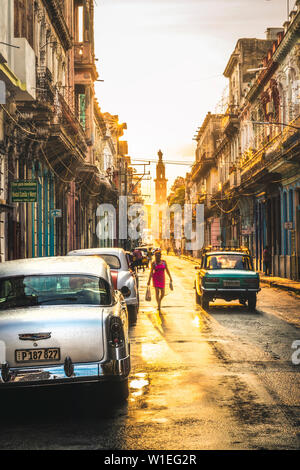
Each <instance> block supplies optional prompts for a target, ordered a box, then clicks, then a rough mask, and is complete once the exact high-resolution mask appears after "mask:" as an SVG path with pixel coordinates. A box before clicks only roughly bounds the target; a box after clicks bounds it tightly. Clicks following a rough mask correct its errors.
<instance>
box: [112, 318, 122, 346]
mask: <svg viewBox="0 0 300 470" xmlns="http://www.w3.org/2000/svg"><path fill="white" fill-rule="evenodd" d="M123 343H124V331H123V326H122V321H121V319H120V318H118V317H116V318H112V320H111V322H110V344H111V345H112V346H115V347H116V348H117V347H118V346H121V345H122V344H123Z"/></svg>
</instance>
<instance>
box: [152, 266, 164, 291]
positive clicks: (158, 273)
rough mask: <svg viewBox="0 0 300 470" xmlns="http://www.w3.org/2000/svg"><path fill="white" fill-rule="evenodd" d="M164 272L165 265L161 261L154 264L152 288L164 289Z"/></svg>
mask: <svg viewBox="0 0 300 470" xmlns="http://www.w3.org/2000/svg"><path fill="white" fill-rule="evenodd" d="M165 270H166V263H165V262H164V261H161V262H160V263H159V264H156V263H154V271H153V276H152V278H153V287H159V288H160V289H164V288H165Z"/></svg>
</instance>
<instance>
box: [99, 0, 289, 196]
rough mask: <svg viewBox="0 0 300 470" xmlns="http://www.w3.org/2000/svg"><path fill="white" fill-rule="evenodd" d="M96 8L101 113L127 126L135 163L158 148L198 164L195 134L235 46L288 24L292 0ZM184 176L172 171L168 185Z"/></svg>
mask: <svg viewBox="0 0 300 470" xmlns="http://www.w3.org/2000/svg"><path fill="white" fill-rule="evenodd" d="M293 3H294V2H293V0H290V7H292V6H293ZM96 4H97V5H96V8H95V41H96V57H97V58H98V59H99V61H98V71H99V74H100V77H99V78H100V79H103V80H104V82H99V83H97V84H96V93H97V97H98V100H99V103H100V106H101V109H102V111H104V112H106V111H108V112H110V113H112V114H118V115H119V120H120V122H127V124H128V130H127V131H126V134H125V137H124V138H126V139H127V140H128V144H129V154H130V155H131V157H132V158H144V157H146V158H156V156H157V152H158V150H159V149H161V150H162V152H163V153H164V157H163V158H165V159H169V160H180V161H181V160H184V159H185V160H189V161H190V160H193V158H194V149H195V143H194V141H193V140H192V139H193V136H194V134H195V131H196V129H197V127H198V126H200V125H201V123H202V121H203V119H204V117H205V115H206V113H207V112H208V111H211V112H214V111H215V109H216V105H217V104H218V102H219V101H220V99H221V96H222V92H223V90H224V88H225V87H226V84H227V80H226V79H225V78H224V77H223V71H224V69H225V66H226V64H227V62H228V60H229V57H230V54H231V53H232V51H233V49H234V47H235V44H236V42H237V40H238V39H239V38H241V37H257V38H264V37H265V30H266V28H267V27H278V26H279V27H280V26H282V24H283V22H284V21H285V20H286V18H287V0H96ZM137 168H138V167H137ZM154 168H155V165H152V173H153V170H154ZM187 170H188V167H184V166H170V165H168V166H167V177H168V178H169V180H170V183H171V182H172V181H173V180H174V178H175V177H176V176H177V175H182V176H184V175H185V173H186V171H187ZM149 190H150V187H149V184H146V185H144V191H145V192H148V193H149Z"/></svg>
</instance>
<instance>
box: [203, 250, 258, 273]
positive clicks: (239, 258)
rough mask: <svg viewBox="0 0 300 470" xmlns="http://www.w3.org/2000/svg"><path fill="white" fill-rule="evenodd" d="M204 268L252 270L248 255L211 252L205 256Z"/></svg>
mask: <svg viewBox="0 0 300 470" xmlns="http://www.w3.org/2000/svg"><path fill="white" fill-rule="evenodd" d="M204 268H206V269H209V270H212V269H237V270H241V271H253V266H252V261H251V258H250V256H245V255H242V254H226V253H222V254H212V255H209V256H207V257H206V259H205V266H204Z"/></svg>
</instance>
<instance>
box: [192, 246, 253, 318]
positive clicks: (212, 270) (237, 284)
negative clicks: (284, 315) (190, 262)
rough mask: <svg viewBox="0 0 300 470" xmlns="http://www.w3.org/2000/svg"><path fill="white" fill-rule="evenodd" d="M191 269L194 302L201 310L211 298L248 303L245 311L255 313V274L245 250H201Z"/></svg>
mask: <svg viewBox="0 0 300 470" xmlns="http://www.w3.org/2000/svg"><path fill="white" fill-rule="evenodd" d="M195 269H196V279H195V293H196V303H197V304H199V305H201V306H202V307H203V308H204V309H205V310H207V309H208V308H209V302H212V301H214V300H215V299H223V300H226V301H228V302H230V301H232V300H239V301H240V303H241V304H243V305H246V304H248V308H249V310H255V308H256V299H257V293H258V292H259V291H260V287H259V274H258V273H257V272H256V271H255V270H254V268H253V261H252V257H251V254H250V252H249V250H247V249H246V248H239V249H232V248H231V249H226V248H224V249H220V248H219V249H215V250H214V249H212V248H211V247H208V248H205V249H203V250H202V255H201V257H200V264H199V265H198V266H196V267H195Z"/></svg>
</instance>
